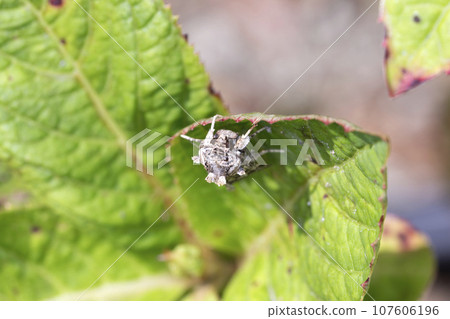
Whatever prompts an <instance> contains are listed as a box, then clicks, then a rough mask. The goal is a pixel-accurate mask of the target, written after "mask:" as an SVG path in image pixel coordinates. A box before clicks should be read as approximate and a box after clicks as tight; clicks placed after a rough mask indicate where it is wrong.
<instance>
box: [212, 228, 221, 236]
mask: <svg viewBox="0 0 450 319" xmlns="http://www.w3.org/2000/svg"><path fill="white" fill-rule="evenodd" d="M213 235H214V237H222V236H223V232H222V231H221V230H220V229H216V230H215V231H214V233H213Z"/></svg>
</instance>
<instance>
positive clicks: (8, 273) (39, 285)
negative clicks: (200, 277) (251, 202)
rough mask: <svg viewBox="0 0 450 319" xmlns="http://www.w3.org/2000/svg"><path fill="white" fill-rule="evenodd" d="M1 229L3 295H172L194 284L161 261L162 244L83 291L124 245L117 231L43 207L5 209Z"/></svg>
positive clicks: (137, 253)
mask: <svg viewBox="0 0 450 319" xmlns="http://www.w3.org/2000/svg"><path fill="white" fill-rule="evenodd" d="M0 234H1V236H0V270H1V271H0V281H1V282H2V285H1V288H0V299H1V300H16V299H18V300H34V299H37V298H39V299H44V298H59V299H63V300H74V299H77V298H79V297H81V298H82V299H96V300H128V299H129V300H136V299H139V300H141V299H144V300H145V299H160V300H161V299H167V300H172V299H176V298H179V296H181V295H182V294H183V293H184V291H186V290H187V289H188V288H189V287H190V286H191V283H190V282H189V281H187V280H183V279H179V278H174V277H173V276H171V274H170V273H169V272H168V270H167V269H166V267H165V265H164V264H162V263H160V262H157V255H158V254H159V253H160V251H159V250H158V249H139V250H134V251H132V252H129V253H127V254H126V255H124V256H123V257H122V258H121V259H120V260H119V261H118V262H117V265H116V267H113V268H111V270H110V271H109V272H108V275H107V276H108V280H107V282H109V283H107V284H105V283H104V284H103V285H102V286H101V287H94V288H93V289H91V290H89V291H87V292H86V293H85V294H82V292H83V291H84V290H85V289H86V288H87V287H89V286H90V285H91V283H92V281H93V280H94V279H95V278H97V277H98V276H99V275H100V274H101V273H102V272H103V271H105V270H106V269H107V268H108V267H109V266H110V265H111V264H112V263H113V262H114V261H115V259H117V257H119V256H120V255H121V254H122V253H123V251H124V250H125V249H126V247H123V246H120V245H116V244H115V240H114V236H115V234H114V233H111V232H102V231H101V230H100V231H99V228H98V227H90V226H86V225H82V224H77V223H74V222H73V220H71V219H68V218H65V217H62V216H58V215H56V214H54V213H51V212H50V211H49V210H46V209H43V208H27V209H25V208H23V209H16V210H9V211H3V212H1V213H0Z"/></svg>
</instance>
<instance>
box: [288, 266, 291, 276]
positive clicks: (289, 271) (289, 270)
mask: <svg viewBox="0 0 450 319" xmlns="http://www.w3.org/2000/svg"><path fill="white" fill-rule="evenodd" d="M287 272H288V274H289V275H291V274H292V267H291V266H289V267H288V269H287Z"/></svg>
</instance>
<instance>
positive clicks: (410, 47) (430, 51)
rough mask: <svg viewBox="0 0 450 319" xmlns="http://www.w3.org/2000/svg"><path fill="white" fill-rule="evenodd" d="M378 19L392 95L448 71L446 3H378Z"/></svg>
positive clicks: (449, 26) (448, 8)
mask: <svg viewBox="0 0 450 319" xmlns="http://www.w3.org/2000/svg"><path fill="white" fill-rule="evenodd" d="M381 20H382V21H384V23H385V25H386V39H385V47H386V56H385V60H386V61H385V63H386V76H387V82H388V86H389V92H390V94H391V95H392V96H395V95H398V94H401V93H404V92H406V91H408V90H410V89H412V88H414V87H415V86H417V85H419V84H421V83H423V82H424V81H427V80H428V79H430V78H432V77H434V76H436V75H438V74H440V73H443V72H447V73H449V72H450V1H449V0H382V2H381Z"/></svg>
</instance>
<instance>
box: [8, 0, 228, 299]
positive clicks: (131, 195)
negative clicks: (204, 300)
mask: <svg viewBox="0 0 450 319" xmlns="http://www.w3.org/2000/svg"><path fill="white" fill-rule="evenodd" d="M77 2H78V3H79V5H78V4H77ZM77 2H75V1H62V5H61V6H54V5H52V4H51V3H52V2H50V1H47V0H41V1H39V0H30V1H17V0H0V21H1V24H0V85H1V87H2V89H1V91H0V136H1V139H0V161H4V162H5V163H6V164H7V165H8V167H9V170H11V171H14V172H15V174H17V175H18V176H19V177H20V178H21V180H22V184H23V185H25V186H26V187H27V190H28V191H29V192H30V193H31V194H32V195H33V197H34V199H35V200H36V201H37V203H38V204H39V205H41V206H43V207H46V209H45V213H42V214H43V216H42V218H40V219H39V222H40V223H42V227H41V228H42V229H43V231H42V232H46V233H45V236H46V238H51V236H52V232H53V228H52V225H55V223H56V222H57V221H56V220H59V218H64V223H67V224H68V225H69V226H70V227H76V232H77V235H76V236H75V235H71V234H69V233H59V234H58V236H59V237H58V238H57V239H55V240H58V241H60V242H61V249H59V248H58V249H55V250H54V251H46V250H42V256H41V257H40V258H43V259H50V260H51V261H52V263H51V264H46V263H41V264H40V266H39V271H41V270H42V271H44V272H45V273H46V274H47V273H49V274H51V275H52V278H51V281H52V282H55V283H56V284H55V285H54V286H57V287H54V286H52V285H50V284H45V285H44V287H43V288H42V289H37V287H38V284H36V285H34V282H36V283H39V284H40V283H41V281H42V280H41V279H39V277H40V275H39V271H28V265H32V264H34V263H35V261H34V260H32V259H31V257H32V254H21V258H19V259H17V258H16V259H13V258H11V257H9V256H10V255H9V253H11V255H18V254H19V255H20V253H19V251H20V249H22V248H21V247H19V246H18V243H17V245H16V241H12V242H11V243H10V244H9V246H8V247H3V249H7V250H8V255H5V254H2V257H1V263H2V264H3V265H5V264H7V265H8V268H7V269H6V268H3V269H0V274H2V278H8V280H10V281H11V282H14V283H15V285H16V286H17V285H19V286H20V287H21V286H28V285H30V287H28V288H27V289H23V290H22V289H19V290H17V291H16V290H15V289H13V288H14V287H16V286H11V285H2V288H1V294H2V295H3V296H7V298H12V299H44V298H51V297H52V295H54V294H62V293H69V294H70V293H72V292H73V291H72V290H74V289H75V290H78V289H83V288H87V286H88V284H90V283H92V282H93V281H94V280H95V279H96V278H97V277H98V276H99V275H100V274H101V273H102V272H103V270H105V269H106V266H107V264H108V262H110V261H112V260H114V259H115V258H117V257H119V255H120V254H121V253H122V252H123V251H124V250H125V249H126V248H127V247H128V245H129V244H131V243H132V242H133V241H134V240H135V239H136V238H137V237H138V236H139V235H141V234H142V232H143V231H144V230H145V229H146V228H147V227H148V226H149V225H151V224H152V223H153V222H155V221H156V220H157V218H158V217H159V216H160V215H161V214H162V213H163V212H164V210H165V209H166V208H168V207H169V205H170V204H171V203H173V201H174V199H175V198H176V196H178V195H179V194H174V193H173V192H172V191H171V187H170V185H171V177H170V175H169V172H168V169H167V166H166V167H164V169H162V170H160V171H158V174H157V176H154V177H151V176H145V175H144V174H140V173H139V172H137V171H136V170H134V169H132V168H128V167H126V165H125V159H126V157H125V142H126V140H127V139H128V138H130V137H132V136H133V135H135V134H136V133H138V132H140V131H141V130H142V129H144V128H150V129H151V130H152V131H157V132H159V133H160V134H163V135H169V136H170V135H172V134H173V133H175V132H176V131H178V130H179V129H181V128H182V127H184V126H186V125H187V124H189V123H191V122H192V118H191V117H190V116H189V115H188V114H187V113H189V114H190V115H191V116H192V117H194V118H202V117H207V116H211V115H213V114H216V113H222V112H224V109H223V106H222V105H221V102H220V100H219V99H218V98H217V97H216V96H214V95H213V94H212V93H211V92H210V91H211V90H210V89H209V87H210V83H209V78H208V76H207V74H206V73H205V71H204V69H203V66H202V65H201V64H200V63H199V60H198V57H197V56H196V55H195V54H194V52H193V49H192V48H191V47H190V46H189V45H188V44H187V43H186V41H185V39H184V37H183V36H182V34H181V31H180V29H179V27H178V25H177V23H176V21H175V19H174V18H173V17H172V14H171V12H170V10H169V9H168V8H167V7H165V5H164V4H163V2H162V1H160V0H152V1H135V0H129V1H122V0H120V1H119V0H114V1H110V0H98V1H87V0H79V1H77ZM84 10H86V12H85V11H84ZM125 51H126V52H125ZM161 87H163V88H164V90H163V89H161ZM183 109H184V110H183ZM135 155H136V156H137V157H138V155H139V154H135ZM156 156H160V157H161V156H164V155H163V150H161V151H160V152H159V153H158V154H157V155H156ZM141 160H145V159H141ZM175 210H176V208H175V207H173V208H172V209H171V211H170V213H173V214H174V216H177V215H176V214H175ZM37 214H38V213H33V216H36V215H37ZM45 214H55V216H58V217H54V216H53V215H51V218H50V217H48V218H47V217H46V216H47V215H45ZM22 215H24V214H20V213H17V214H10V215H8V217H2V218H8V221H7V223H8V224H9V225H14V224H16V223H17V224H20V225H22V224H23V225H24V226H23V229H22V228H21V229H22V231H24V232H25V230H27V229H28V228H27V227H28V226H25V225H26V223H28V222H31V221H30V220H28V219H27V218H28V217H23V216H22ZM26 215H27V216H28V214H26ZM30 218H31V217H30ZM33 218H34V217H33ZM53 219H55V220H53ZM5 225H6V221H5ZM69 226H68V227H69ZM21 227H22V226H21ZM55 227H56V226H55ZM182 232H183V228H182V227H181V228H180V227H178V226H177V223H176V222H174V219H173V218H171V217H170V216H169V214H167V215H166V218H165V219H163V220H160V221H158V223H156V224H155V225H154V226H153V227H152V228H151V231H149V233H147V234H146V236H145V237H143V238H142V239H141V240H139V242H138V243H137V244H136V245H135V246H134V247H133V248H132V250H131V251H130V252H129V253H131V254H132V253H133V251H140V252H142V254H144V252H146V251H151V252H152V254H151V255H148V256H147V257H148V259H147V260H146V263H145V262H144V259H145V258H141V259H140V260H139V268H140V269H139V270H133V269H132V267H131V266H130V267H129V266H125V264H124V266H122V268H121V269H120V271H122V272H123V273H122V274H120V275H119V274H118V275H113V274H112V273H111V272H113V270H110V271H109V272H108V273H107V274H106V275H105V276H103V277H102V278H101V279H100V281H99V283H98V284H99V285H101V286H102V287H103V286H106V285H107V284H114V283H115V282H116V281H119V282H121V281H122V280H125V279H126V280H129V281H133V280H137V281H138V280H139V279H140V278H144V279H145V276H148V275H151V274H152V273H153V272H152V271H153V269H155V268H157V267H156V266H155V263H156V264H159V263H160V262H158V261H157V260H156V259H155V258H154V256H155V254H160V253H163V252H164V251H165V250H170V249H172V248H173V247H174V246H175V245H177V244H179V243H180V242H182ZM25 233H26V232H25ZM78 233H79V234H78ZM91 233H96V234H99V235H98V237H93V238H91V237H90V236H91ZM100 234H102V235H103V236H102V235H100ZM11 236H12V238H17V236H19V235H18V234H14V236H13V234H11ZM84 236H87V237H86V238H87V239H86V244H83V245H88V246H89V245H91V246H92V249H94V250H95V252H97V250H99V251H98V256H96V255H95V252H94V253H93V255H92V256H91V259H90V260H89V258H90V257H89V255H88V254H87V253H88V250H87V249H88V247H87V246H83V247H82V248H83V249H84V251H82V252H80V254H86V255H85V256H80V258H84V259H86V260H85V262H86V264H89V265H92V264H97V261H98V260H100V259H101V260H102V262H99V263H98V266H96V267H93V266H92V267H91V266H89V267H88V268H84V267H79V268H70V269H71V270H70V272H67V273H65V272H66V269H67V267H68V266H69V265H68V263H70V260H69V259H68V257H67V254H68V252H72V253H73V254H77V253H78V252H77V250H78V248H77V245H78V242H77V241H78V238H80V240H82V241H84V239H82V238H84ZM1 237H2V238H3V239H4V237H5V235H3V233H2V235H1ZM28 237H29V236H28ZM28 237H27V238H28ZM88 243H89V244H88ZM94 244H95V245H94ZM97 245H98V247H97ZM94 246H95V247H94ZM102 247H104V249H105V252H104V253H101V252H100V250H101V249H103V248H102ZM42 249H44V248H42ZM80 249H81V248H80ZM30 250H31V249H30ZM109 254H111V256H109ZM106 255H108V258H103V257H105V256H106ZM141 257H142V256H141ZM130 259H131V257H130ZM131 263H132V264H133V262H131ZM135 264H136V265H137V264H138V262H137V261H136V262H135ZM145 266H146V267H147V269H141V268H145ZM75 272H76V275H75V274H74V273H75ZM7 274H9V277H8V276H7ZM69 274H70V276H72V275H73V276H76V277H74V278H71V277H70V276H69ZM73 281H76V282H77V283H76V284H75V283H74V282H73ZM2 282H3V280H2ZM94 288H95V287H94ZM174 291H175V293H171V295H170V296H172V297H173V296H174V295H176V294H178V293H179V289H178V288H177V289H176V290H174ZM87 296H88V295H87ZM150 297H153V298H156V299H160V298H163V297H162V296H159V295H153V296H149V295H142V296H140V297H138V298H150ZM93 298H94V297H93Z"/></svg>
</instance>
